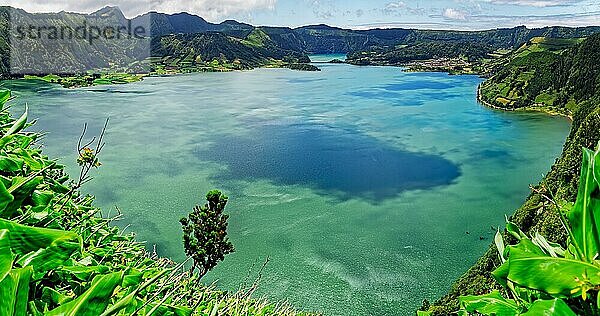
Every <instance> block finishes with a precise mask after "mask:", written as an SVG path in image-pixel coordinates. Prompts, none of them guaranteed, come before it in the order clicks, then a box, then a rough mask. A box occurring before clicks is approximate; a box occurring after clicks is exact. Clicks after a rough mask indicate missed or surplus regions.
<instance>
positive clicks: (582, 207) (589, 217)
mask: <svg viewBox="0 0 600 316" xmlns="http://www.w3.org/2000/svg"><path fill="white" fill-rule="evenodd" d="M597 159H600V158H599V157H598V153H597V152H593V151H591V150H589V149H585V148H584V149H583V161H582V164H581V176H580V179H579V190H578V192H577V200H576V201H575V205H574V206H573V208H572V209H571V211H570V212H568V214H567V216H568V218H569V222H570V224H571V227H572V231H573V236H574V240H572V241H571V242H573V243H574V244H575V246H578V248H579V249H581V252H582V255H583V256H584V257H585V258H584V260H586V261H587V262H592V261H593V259H594V257H596V254H597V253H598V249H600V235H599V229H598V228H599V226H600V213H599V214H594V213H595V211H597V210H600V209H598V208H597V206H598V205H600V204H599V201H597V197H594V196H593V193H594V191H595V190H598V182H597V181H596V179H595V177H594V164H595V163H596V162H595V160H597ZM594 205H595V206H596V209H594Z"/></svg>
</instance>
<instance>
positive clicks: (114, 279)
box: [46, 272, 123, 316]
mask: <svg viewBox="0 0 600 316" xmlns="http://www.w3.org/2000/svg"><path fill="white" fill-rule="evenodd" d="M122 280H123V273H122V272H115V273H110V274H107V275H102V276H97V277H95V278H94V280H93V281H92V285H91V286H90V288H89V289H88V290H87V291H85V292H84V293H83V294H81V296H79V297H78V298H76V299H74V300H73V301H71V302H69V303H66V304H64V305H61V306H59V307H57V308H55V309H53V310H51V311H49V312H48V313H46V315H47V316H58V315H61V316H87V315H101V314H102V313H103V312H104V311H105V310H106V308H107V307H108V304H109V303H110V298H111V297H112V296H113V292H114V291H115V288H116V287H117V286H118V285H119V284H121V282H122Z"/></svg>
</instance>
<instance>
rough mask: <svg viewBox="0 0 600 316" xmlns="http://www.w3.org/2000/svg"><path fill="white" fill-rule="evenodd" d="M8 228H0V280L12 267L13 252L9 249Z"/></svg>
mask: <svg viewBox="0 0 600 316" xmlns="http://www.w3.org/2000/svg"><path fill="white" fill-rule="evenodd" d="M8 234H9V232H8V230H6V229H3V230H0V281H2V280H4V278H5V277H6V276H7V275H8V273H9V272H10V270H11V269H12V264H13V259H14V258H13V254H12V251H10V239H9V238H8Z"/></svg>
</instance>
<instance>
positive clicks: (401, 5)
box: [385, 1, 407, 10]
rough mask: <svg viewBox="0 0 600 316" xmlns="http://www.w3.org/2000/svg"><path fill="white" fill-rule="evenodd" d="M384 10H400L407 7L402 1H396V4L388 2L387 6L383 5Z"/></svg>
mask: <svg viewBox="0 0 600 316" xmlns="http://www.w3.org/2000/svg"><path fill="white" fill-rule="evenodd" d="M385 7H386V9H392V10H393V9H402V8H406V7H407V5H406V3H404V2H403V1H398V2H390V3H388V4H386V5H385Z"/></svg>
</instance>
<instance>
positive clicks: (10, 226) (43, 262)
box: [0, 219, 81, 279]
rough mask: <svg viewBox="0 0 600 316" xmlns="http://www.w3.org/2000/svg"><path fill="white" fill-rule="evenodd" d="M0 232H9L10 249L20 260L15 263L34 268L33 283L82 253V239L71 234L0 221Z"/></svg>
mask: <svg viewBox="0 0 600 316" xmlns="http://www.w3.org/2000/svg"><path fill="white" fill-rule="evenodd" d="M0 229H6V230H8V231H10V234H9V239H10V245H11V249H12V251H13V253H14V254H16V255H19V256H21V258H20V259H19V260H18V263H19V264H20V265H21V266H31V267H33V269H34V270H35V275H34V277H35V278H36V279H38V278H39V277H41V276H42V275H43V274H44V273H45V272H46V271H48V270H51V269H54V268H57V267H58V266H60V265H62V264H65V262H66V261H68V260H70V256H71V255H73V253H75V252H77V251H80V250H81V238H80V237H79V236H78V235H77V234H75V233H73V232H68V231H62V230H55V229H47V228H38V227H29V226H24V225H20V224H17V223H14V222H11V221H8V220H4V219H0Z"/></svg>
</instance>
